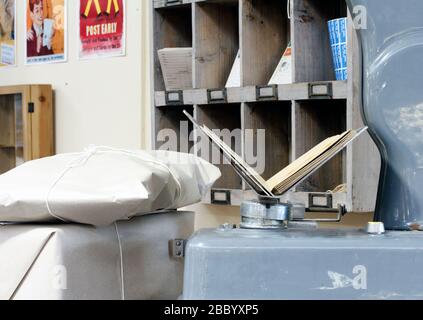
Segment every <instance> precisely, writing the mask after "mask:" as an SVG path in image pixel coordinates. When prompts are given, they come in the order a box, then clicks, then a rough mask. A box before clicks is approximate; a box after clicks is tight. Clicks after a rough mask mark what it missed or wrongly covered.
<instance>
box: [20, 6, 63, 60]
mask: <svg viewBox="0 0 423 320" xmlns="http://www.w3.org/2000/svg"><path fill="white" fill-rule="evenodd" d="M25 1H26V19H25V27H26V39H25V64H27V65H33V64H45V63H57V62H64V61H66V59H67V55H66V54H67V48H66V45H67V30H66V29H67V25H66V23H67V22H66V1H67V0H25Z"/></svg>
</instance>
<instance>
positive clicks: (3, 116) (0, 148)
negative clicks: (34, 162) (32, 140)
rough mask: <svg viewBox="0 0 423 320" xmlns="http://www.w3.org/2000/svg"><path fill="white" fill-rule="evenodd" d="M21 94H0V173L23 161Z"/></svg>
mask: <svg viewBox="0 0 423 320" xmlns="http://www.w3.org/2000/svg"><path fill="white" fill-rule="evenodd" d="M23 148H24V145H23V113H22V96H21V95H19V94H16V95H4V96H0V174H2V173H5V172H7V171H9V170H11V169H13V168H15V167H16V166H18V165H19V164H22V163H23V161H24V149H23Z"/></svg>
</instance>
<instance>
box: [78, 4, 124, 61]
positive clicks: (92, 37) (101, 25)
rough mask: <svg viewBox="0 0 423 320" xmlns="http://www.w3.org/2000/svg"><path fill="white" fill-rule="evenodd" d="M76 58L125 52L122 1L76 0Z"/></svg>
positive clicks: (112, 55)
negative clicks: (77, 25)
mask: <svg viewBox="0 0 423 320" xmlns="http://www.w3.org/2000/svg"><path fill="white" fill-rule="evenodd" d="M79 13H80V14H79V17H80V18H79V19H80V20H79V21H80V23H79V39H80V41H79V58H80V59H88V58H97V57H116V56H123V55H125V50H126V48H125V1H124V0H80V9H79Z"/></svg>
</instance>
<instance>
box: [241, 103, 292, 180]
mask: <svg viewBox="0 0 423 320" xmlns="http://www.w3.org/2000/svg"><path fill="white" fill-rule="evenodd" d="M291 106H292V103H291V102H290V101H268V102H255V103H246V104H245V108H244V119H245V120H244V127H245V131H244V136H245V139H244V141H245V142H244V158H245V161H246V162H247V163H248V164H249V165H250V166H251V167H253V168H254V169H255V170H256V171H257V173H259V174H260V175H261V176H262V177H263V178H264V179H266V180H267V179H270V178H271V177H272V176H274V175H275V174H276V173H278V172H279V171H281V170H282V169H283V168H285V167H286V166H287V165H289V163H290V160H291V141H292V135H291V132H292V130H291V128H292V126H291Z"/></svg>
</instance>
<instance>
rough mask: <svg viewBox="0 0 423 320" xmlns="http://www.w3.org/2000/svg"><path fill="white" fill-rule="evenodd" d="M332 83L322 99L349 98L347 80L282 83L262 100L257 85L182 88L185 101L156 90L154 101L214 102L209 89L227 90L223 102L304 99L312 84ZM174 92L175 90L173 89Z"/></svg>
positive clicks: (204, 103)
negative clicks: (271, 95) (174, 98)
mask: <svg viewBox="0 0 423 320" xmlns="http://www.w3.org/2000/svg"><path fill="white" fill-rule="evenodd" d="M320 84H321V85H330V86H331V88H332V95H331V96H326V97H325V96H323V97H320V99H327V100H329V99H334V100H341V99H345V100H346V99H347V98H348V84H347V81H320V82H303V83H293V84H282V85H278V86H277V92H278V94H277V97H276V98H274V99H263V100H260V99H259V98H258V97H257V87H256V86H246V87H239V88H226V89H186V90H182V94H183V102H178V103H176V104H174V103H168V102H167V101H166V91H156V92H155V95H154V101H155V106H156V107H165V106H172V105H206V104H213V102H211V101H209V97H208V90H211V91H213V92H215V91H216V92H217V91H222V92H223V91H226V93H225V95H226V97H227V98H226V101H219V104H222V103H249V102H262V101H269V100H275V101H303V100H312V99H315V98H314V97H310V92H309V88H310V85H320ZM172 92H173V91H172Z"/></svg>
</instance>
